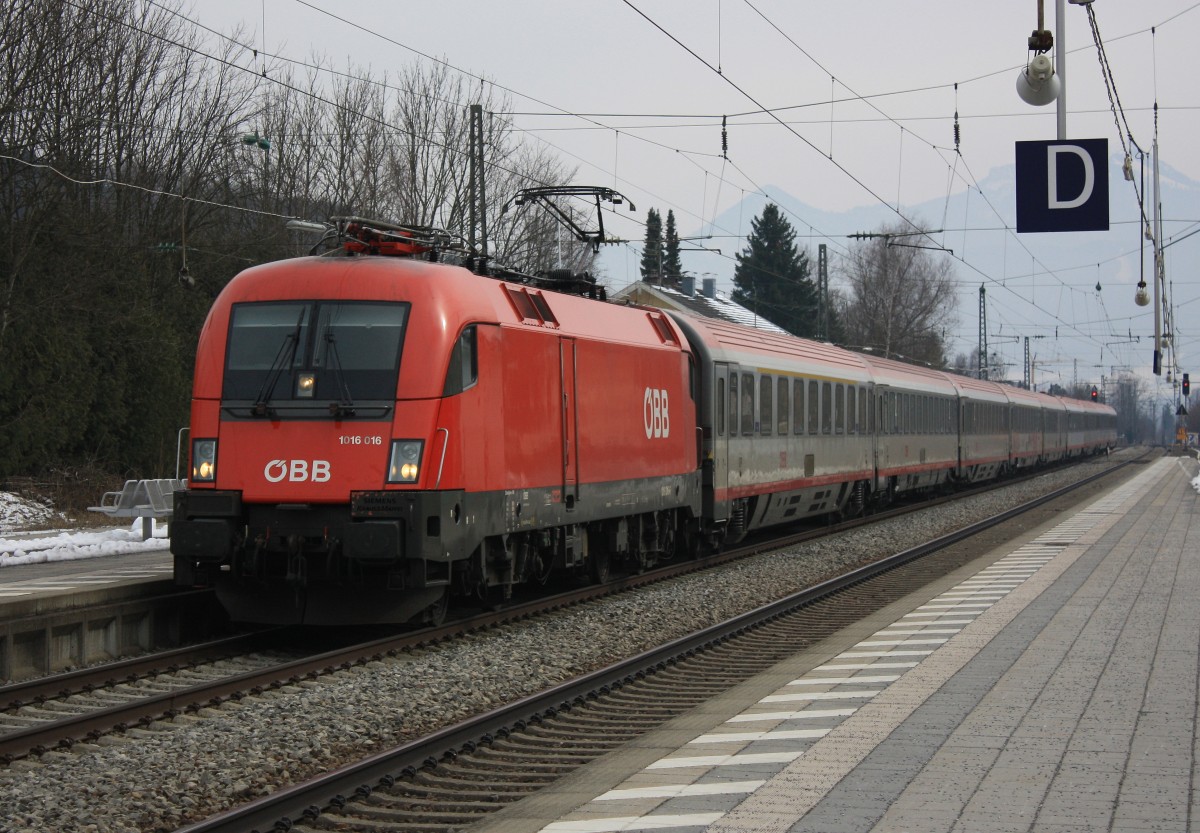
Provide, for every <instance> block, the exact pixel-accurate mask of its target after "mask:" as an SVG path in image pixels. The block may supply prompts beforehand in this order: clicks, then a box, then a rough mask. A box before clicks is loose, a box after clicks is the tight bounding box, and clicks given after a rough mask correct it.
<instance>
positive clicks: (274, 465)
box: [263, 460, 329, 483]
mask: <svg viewBox="0 0 1200 833" xmlns="http://www.w3.org/2000/svg"><path fill="white" fill-rule="evenodd" d="M263 477H265V478H267V482H268V483H278V482H280V481H281V480H285V479H286V480H288V481H289V482H291V483H304V482H306V481H307V482H310V483H325V482H327V481H328V480H329V461H328V460H312V461H309V460H272V461H271V462H269V463H267V465H266V466H265V467H264V468H263Z"/></svg>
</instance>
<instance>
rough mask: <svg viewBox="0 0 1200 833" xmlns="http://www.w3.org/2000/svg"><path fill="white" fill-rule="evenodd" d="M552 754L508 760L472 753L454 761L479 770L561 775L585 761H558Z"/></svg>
mask: <svg viewBox="0 0 1200 833" xmlns="http://www.w3.org/2000/svg"><path fill="white" fill-rule="evenodd" d="M551 758H552V756H550V755H547V756H546V757H545V758H544V759H542V760H541V761H532V760H528V759H527V760H509V759H505V758H483V757H481V756H478V753H476V755H472V756H471V757H470V758H459V759H458V760H457V761H455V765H456V766H459V767H463V768H464V769H468V770H471V769H477V770H479V771H481V772H485V773H486V772H526V773H533V774H537V775H562V774H563V773H564V772H570V771H571V770H573V769H575V768H576V767H577V766H579V763H580V762H581V761H582V762H584V763H586V762H587V759H586V758H582V759H581V758H579V757H576V756H572V757H570V758H569V759H564V760H560V761H553V760H551Z"/></svg>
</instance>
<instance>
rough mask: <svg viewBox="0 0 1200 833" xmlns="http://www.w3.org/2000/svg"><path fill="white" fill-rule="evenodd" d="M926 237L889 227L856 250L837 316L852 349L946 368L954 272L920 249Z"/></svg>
mask: <svg viewBox="0 0 1200 833" xmlns="http://www.w3.org/2000/svg"><path fill="white" fill-rule="evenodd" d="M921 239H922V238H920V237H913V236H912V235H911V234H909V233H908V232H907V230H906V229H904V228H901V227H891V228H884V229H881V230H880V231H878V232H876V234H875V235H874V236H873V237H872V238H871V239H870V240H868V241H867V242H865V243H863V244H862V245H861V246H859V247H857V248H856V249H855V250H854V251H853V252H851V254H850V257H849V259H848V263H846V264H844V265H843V266H842V268H841V270H840V274H841V278H842V280H843V281H844V283H845V294H844V295H841V296H840V297H841V300H842V305H841V307H840V308H839V310H838V314H839V317H840V319H841V322H842V325H843V328H844V331H845V336H846V340H847V342H848V343H849V344H850V345H852V346H859V347H869V348H871V350H872V351H876V352H880V353H882V354H883V355H884V356H887V357H890V358H898V359H904V360H908V361H917V362H924V363H928V364H931V365H933V366H935V367H944V366H945V364H946V356H945V345H944V342H943V337H942V333H943V332H944V331H945V330H946V329H947V328H948V327H950V326H951V325H952V324H953V321H954V313H955V307H956V305H957V298H956V294H955V281H954V274H953V268H952V266H951V264H950V262H949V261H948V260H947V259H946V258H945V257H944V256H941V255H938V254H936V253H935V252H932V251H930V250H929V249H927V248H920V245H921Z"/></svg>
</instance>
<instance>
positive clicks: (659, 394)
mask: <svg viewBox="0 0 1200 833" xmlns="http://www.w3.org/2000/svg"><path fill="white" fill-rule="evenodd" d="M642 418H643V419H644V420H645V423H646V439H648V440H650V439H664V440H665V439H666V438H667V437H669V436H671V412H670V408H669V407H668V404H667V392H666V391H665V390H662V389H660V388H646V395H645V396H644V397H643V398H642Z"/></svg>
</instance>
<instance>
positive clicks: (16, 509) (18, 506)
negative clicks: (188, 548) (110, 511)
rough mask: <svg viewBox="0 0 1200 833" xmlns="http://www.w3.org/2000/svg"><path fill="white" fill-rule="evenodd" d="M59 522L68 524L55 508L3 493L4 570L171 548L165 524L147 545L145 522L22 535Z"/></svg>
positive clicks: (0, 552) (0, 542) (0, 553)
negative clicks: (33, 528)
mask: <svg viewBox="0 0 1200 833" xmlns="http://www.w3.org/2000/svg"><path fill="white" fill-rule="evenodd" d="M59 521H61V522H63V523H64V524H65V523H66V522H67V521H66V520H65V519H64V518H63V516H62V515H61V514H60V513H59V512H56V511H55V510H54V509H53V507H50V506H47V505H46V504H44V503H41V502H38V501H34V500H29V499H28V498H23V497H21V496H20V495H16V494H13V493H11V492H0V568H3V567H7V566H12V565H16V564H42V563H45V562H47V561H75V560H78V559H81V558H100V557H103V556H106V555H118V554H121V553H128V552H146V551H148V550H165V549H167V548H168V547H169V546H170V541H169V539H168V537H167V525H166V524H165V523H157V522H156V523H154V535H153V536H152V537H151V538H149V539H147V540H145V541H143V540H142V520H141V518H134V519H133V520H132V522H131V523H130V524H129V525H128V526H119V527H104V528H98V529H59V530H42V531H37V532H25V531H22V530H24V529H27V528H28V527H30V526H45V525H47V524H53V523H56V522H59Z"/></svg>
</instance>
